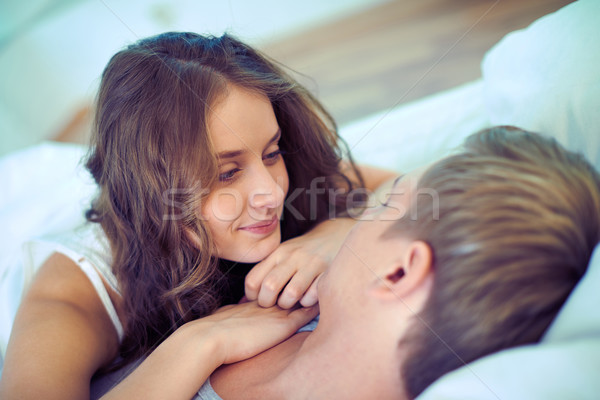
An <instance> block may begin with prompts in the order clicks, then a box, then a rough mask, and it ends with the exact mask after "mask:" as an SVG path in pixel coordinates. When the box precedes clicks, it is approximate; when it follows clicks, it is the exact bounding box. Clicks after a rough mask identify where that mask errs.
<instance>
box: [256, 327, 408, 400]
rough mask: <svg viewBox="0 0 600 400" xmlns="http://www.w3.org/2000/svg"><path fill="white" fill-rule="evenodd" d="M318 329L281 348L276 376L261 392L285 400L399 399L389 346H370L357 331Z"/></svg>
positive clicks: (372, 344)
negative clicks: (343, 332)
mask: <svg viewBox="0 0 600 400" xmlns="http://www.w3.org/2000/svg"><path fill="white" fill-rule="evenodd" d="M319 328H320V327H317V329H316V330H315V331H314V332H313V333H312V334H310V335H306V336H304V337H298V338H292V340H291V341H290V342H289V343H288V344H289V346H288V347H287V348H285V347H284V348H281V349H280V354H279V356H281V357H280V358H279V359H278V362H277V363H275V364H278V365H277V366H276V368H279V373H278V374H277V375H276V376H274V377H273V378H272V380H270V381H269V382H268V383H266V385H265V387H264V388H265V392H267V393H269V394H272V397H273V398H285V399H332V398H343V399H365V398H377V399H386V398H394V399H401V398H403V391H402V388H401V383H400V371H399V370H398V366H397V358H396V357H397V355H396V354H395V352H394V351H393V349H394V346H393V345H392V346H389V345H385V344H384V345H383V346H382V343H378V344H374V343H369V342H367V341H366V340H365V339H364V338H366V337H368V336H366V335H362V336H361V333H360V332H354V333H353V334H350V333H349V334H348V335H344V336H342V337H341V335H339V334H336V335H335V337H333V335H328V333H327V332H326V330H325V329H319ZM322 328H324V327H322ZM390 349H392V350H391V351H390ZM274 367H275V365H274Z"/></svg>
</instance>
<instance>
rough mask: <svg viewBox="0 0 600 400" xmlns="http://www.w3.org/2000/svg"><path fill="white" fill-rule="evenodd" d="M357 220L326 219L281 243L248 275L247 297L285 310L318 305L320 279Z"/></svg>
mask: <svg viewBox="0 0 600 400" xmlns="http://www.w3.org/2000/svg"><path fill="white" fill-rule="evenodd" d="M355 222H356V221H355V220H353V219H350V218H338V219H334V220H327V221H323V222H321V223H320V224H319V225H317V226H316V227H315V228H314V229H312V230H311V231H309V232H307V233H306V234H304V235H302V236H299V237H296V238H294V239H290V240H288V241H286V242H283V243H281V244H280V245H279V247H278V248H277V249H275V251H274V252H273V253H271V254H270V255H269V256H268V257H267V258H265V259H264V260H263V261H262V262H260V263H258V264H257V265H256V266H255V267H254V268H253V269H252V270H251V271H250V272H249V273H248V275H247V276H246V283H245V290H246V298H247V299H248V300H257V301H258V304H259V305H261V306H262V307H271V306H273V305H274V304H277V305H279V307H281V308H285V309H288V308H292V307H293V306H294V305H296V304H297V303H298V302H300V304H301V305H302V306H304V307H310V306H312V305H314V304H316V303H317V301H318V298H317V283H318V279H319V277H320V276H321V274H322V273H323V271H325V269H326V268H327V267H328V266H329V265H330V264H331V261H332V260H333V258H334V257H335V255H336V254H337V252H338V250H339V249H340V247H341V245H342V243H343V241H344V239H345V238H346V235H347V234H348V232H350V229H352V227H353V226H354V224H355Z"/></svg>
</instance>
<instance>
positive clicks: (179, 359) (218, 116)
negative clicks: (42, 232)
mask: <svg viewBox="0 0 600 400" xmlns="http://www.w3.org/2000/svg"><path fill="white" fill-rule="evenodd" d="M342 156H343V153H342V148H341V147H340V139H339V137H338V136H337V133H336V131H335V124H334V122H333V120H332V119H331V117H330V116H329V115H328V114H327V112H326V111H325V110H324V109H323V108H322V106H321V105H320V104H319V103H318V102H317V101H316V100H315V99H314V98H313V97H312V96H311V95H310V94H309V93H308V92H307V91H306V90H305V89H304V88H302V87H301V86H300V85H298V84H297V83H296V82H295V81H294V80H293V79H292V78H291V77H289V76H288V75H287V74H285V73H284V72H283V71H282V70H281V69H280V68H279V67H278V66H277V65H276V64H275V63H274V62H272V61H270V60H268V59H267V58H266V57H264V56H262V55H261V54H259V53H258V52H256V51H255V50H253V49H252V48H250V47H248V46H246V45H244V44H243V43H241V42H239V41H238V40H236V39H234V38H232V37H230V36H227V35H225V36H223V37H220V38H212V37H203V36H200V35H196V34H192V33H166V34H162V35H159V36H156V37H151V38H148V39H144V40H141V41H139V42H138V43H136V44H134V45H132V46H129V47H128V48H127V49H125V50H123V51H121V52H119V53H117V54H116V55H115V56H114V57H113V58H112V59H111V61H110V62H109V64H108V65H107V67H106V69H105V71H104V73H103V76H102V81H101V85H100V90H99V94H98V99H97V108H96V119H95V132H94V138H93V144H92V148H91V152H90V154H89V157H88V160H87V164H86V166H87V168H88V169H89V170H90V172H91V174H92V176H93V177H94V179H95V180H96V182H97V183H98V186H99V194H98V197H97V198H96V199H95V201H94V202H93V204H92V207H91V208H90V210H89V211H88V213H87V217H88V220H89V221H90V223H89V224H88V225H87V226H86V227H84V228H83V229H82V230H80V231H78V232H75V233H70V234H69V235H67V237H66V238H60V239H57V240H56V241H55V242H53V243H52V244H53V246H54V248H53V249H54V252H55V253H54V254H53V255H52V256H51V257H50V258H49V259H48V260H47V261H46V262H45V263H44V265H43V266H42V267H41V268H40V269H39V272H38V274H37V275H36V278H35V279H34V280H33V282H32V283H31V286H30V288H29V291H28V293H27V294H26V296H25V298H24V300H23V302H22V305H21V307H20V310H19V313H18V316H17V317H16V319H15V323H14V327H13V331H12V337H11V343H10V345H9V348H8V351H7V355H6V362H5V367H4V371H3V379H2V384H1V389H0V392H1V393H2V394H3V396H6V398H11V397H18V398H28V397H31V398H38V397H40V396H41V394H42V393H43V396H44V397H45V398H53V397H57V398H79V397H82V398H86V397H89V384H90V379H91V378H92V376H93V375H94V374H95V373H96V372H97V371H99V370H101V369H106V368H109V369H115V368H118V367H120V366H123V365H125V364H128V363H129V362H131V361H134V360H138V359H140V358H143V357H145V356H147V355H148V354H149V353H150V352H151V351H152V350H154V349H157V350H156V351H155V353H156V355H155V357H151V358H149V359H148V360H147V361H145V362H143V363H142V366H143V367H141V368H140V371H142V372H141V373H142V375H141V382H145V381H146V380H148V381H152V382H159V381H162V382H163V383H164V384H165V385H168V384H169V383H170V384H173V385H177V384H178V381H177V380H169V377H167V376H165V374H163V373H162V372H160V371H157V370H155V369H154V368H155V367H154V365H157V364H154V363H153V360H155V359H157V358H158V359H160V365H162V366H163V367H164V366H165V363H166V365H170V364H175V366H174V367H173V368H170V367H167V369H170V370H171V371H174V372H175V371H178V369H177V368H182V369H183V368H185V369H187V368H188V367H189V366H196V365H198V364H199V363H203V364H206V365H212V363H213V359H211V357H210V356H209V358H208V359H206V358H203V356H202V357H198V356H199V355H198V354H196V349H195V348H194V347H193V342H192V341H189V340H188V339H189V338H187V334H188V333H189V332H190V331H196V332H199V331H202V329H199V328H196V326H198V327H204V326H205V325H210V326H211V330H210V333H207V332H204V331H203V334H206V335H207V337H210V338H213V337H218V338H219V340H220V342H221V343H222V344H223V346H225V347H226V348H228V349H237V348H239V353H240V355H237V354H236V355H235V356H234V358H231V359H229V360H230V361H232V360H235V359H236V357H242V356H243V357H248V356H250V355H252V354H255V353H256V352H259V351H261V350H262V349H264V348H267V347H269V346H271V345H273V344H274V343H276V342H277V341H280V340H282V339H283V337H280V336H281V333H278V334H277V335H276V337H275V338H274V339H271V340H270V341H267V342H266V343H265V344H263V345H262V347H256V346H255V345H254V344H252V345H250V344H245V343H246V341H245V340H244V338H245V336H244V334H247V332H248V331H250V332H251V331H252V329H251V326H252V324H259V323H261V324H265V323H266V322H261V321H263V320H269V319H271V320H274V321H277V320H281V316H282V315H283V316H287V315H288V314H290V315H293V316H294V317H293V318H289V321H290V322H286V325H285V326H284V327H283V328H285V329H283V331H284V332H285V334H290V333H291V332H293V331H294V329H296V328H297V327H298V326H301V325H302V324H304V323H305V322H306V321H307V320H309V319H310V318H312V316H314V313H315V312H316V311H315V310H314V307H312V308H311V309H308V310H295V309H292V307H294V305H296V304H297V303H298V302H301V304H303V305H305V306H312V305H314V304H315V303H316V301H317V299H316V295H315V287H316V283H315V282H316V279H317V277H318V276H319V275H320V273H321V272H322V271H323V270H324V268H325V266H326V265H327V264H328V263H329V260H330V259H331V258H332V257H333V255H334V254H335V252H336V251H337V249H338V248H339V245H340V243H341V241H342V239H343V237H344V236H345V234H346V233H347V232H348V230H349V228H350V227H351V226H352V224H353V223H354V222H353V221H352V220H351V219H343V218H338V219H335V220H332V221H327V220H328V219H329V218H332V217H338V216H343V215H346V214H347V213H348V211H349V208H348V207H349V206H352V204H350V202H349V201H347V194H348V193H349V192H351V191H352V190H353V189H355V188H356V187H362V186H363V181H362V179H361V177H360V176H361V174H360V173H359V171H358V170H357V169H356V168H355V167H354V165H353V163H352V161H351V159H349V161H342ZM365 172H367V173H366V174H365V178H366V188H368V189H373V188H374V187H376V186H378V185H379V184H380V183H381V182H383V181H384V180H386V178H388V177H389V176H390V174H389V173H387V172H385V171H377V170H368V169H367V170H365ZM315 182H316V183H318V184H319V187H317V186H316V185H315ZM313 188H315V190H314V191H312V192H311V191H310V190H311V189H313ZM316 189H318V190H316ZM305 191H306V192H305ZM357 206H360V203H359V204H357ZM280 220H281V223H280ZM303 234H304V236H301V235H303ZM325 239H326V240H325ZM282 240H285V241H286V242H285V243H284V244H282V245H281V246H280V242H281V241H282ZM261 260H263V261H262V262H260V263H259V264H258V265H257V266H256V267H254V268H253V269H252V267H253V265H254V263H257V262H259V261H261ZM249 270H251V271H250V273H249V274H248V277H247V278H246V274H247V273H248V271H249ZM244 292H245V294H246V296H247V298H249V299H251V300H257V301H258V303H259V304H260V305H262V306H271V305H273V304H275V303H277V304H278V305H279V306H281V308H283V309H284V310H277V311H276V312H274V311H272V310H271V311H264V314H260V313H258V314H257V313H256V312H252V313H248V315H247V316H245V317H244V318H242V319H241V322H239V321H240V319H239V318H237V317H236V318H232V319H233V320H235V321H236V322H234V323H232V322H231V321H229V322H228V321H222V322H220V323H219V324H214V323H213V322H211V321H207V322H204V321H202V317H204V316H206V315H208V314H210V313H211V312H213V311H214V310H215V309H216V308H217V307H218V306H220V305H223V304H228V303H232V302H237V301H239V300H240V299H241V298H242V296H243V295H244ZM285 309H289V310H285ZM297 315H298V316H301V317H300V318H299V319H298V318H296V317H295V316H297ZM261 318H262V319H261ZM294 318H296V319H294ZM286 321H288V319H286ZM188 322H192V323H191V324H186V323H188ZM182 325H183V326H186V328H185V329H182V328H181V326H182ZM190 326H191V327H192V328H190ZM232 326H234V327H235V329H233V328H232ZM290 329H291V331H290V332H288V331H289V330H290ZM42 332H43V333H42ZM173 333H174V334H173ZM169 335H171V336H169ZM167 337H169V340H168V341H166V342H164V341H165V338H167ZM163 342H164V343H163ZM161 343H163V344H162V345H161ZM174 348H177V350H176V351H173V349H174ZM167 349H168V350H167ZM117 356H119V357H120V358H119V360H118V362H116V363H115V359H116V357H117ZM162 356H164V357H165V358H161V357H162ZM185 369H183V370H185ZM144 371H147V372H148V373H147V374H144V373H143V372H144ZM138 375H140V374H138ZM42 377H43V378H42ZM48 382H50V383H48ZM165 387H166V386H165ZM125 397H129V395H126V396H125Z"/></svg>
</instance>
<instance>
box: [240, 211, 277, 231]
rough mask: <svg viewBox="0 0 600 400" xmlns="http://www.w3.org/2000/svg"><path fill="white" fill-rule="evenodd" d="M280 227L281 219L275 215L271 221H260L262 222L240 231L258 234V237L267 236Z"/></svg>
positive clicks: (244, 227) (242, 228)
mask: <svg viewBox="0 0 600 400" xmlns="http://www.w3.org/2000/svg"><path fill="white" fill-rule="evenodd" d="M278 225H279V219H278V218H277V215H274V216H273V218H272V219H271V220H268V221H260V222H257V223H256V224H252V225H248V226H243V227H241V228H240V230H243V231H246V232H251V233H256V234H258V235H265V234H268V233H271V232H273V231H274V230H275V229H277V226H278Z"/></svg>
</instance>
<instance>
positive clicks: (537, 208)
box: [394, 127, 600, 397]
mask: <svg viewBox="0 0 600 400" xmlns="http://www.w3.org/2000/svg"><path fill="white" fill-rule="evenodd" d="M418 186H419V187H420V188H428V189H433V190H434V191H435V192H437V195H438V196H439V203H437V204H439V214H438V215H439V219H436V218H435V215H436V212H435V211H436V210H434V209H433V208H432V207H435V204H436V202H432V201H431V196H421V197H419V198H418V199H417V201H416V202H414V203H413V210H411V212H412V213H413V214H411V215H412V217H410V218H409V217H405V218H403V219H402V220H400V221H399V222H398V223H397V225H396V226H395V229H394V231H395V232H398V229H401V231H400V232H410V236H411V237H414V238H415V239H418V240H423V241H425V242H427V243H428V244H429V245H430V246H431V249H432V252H433V270H434V275H433V276H434V278H433V279H434V283H433V286H432V289H431V294H430V296H429V298H428V300H427V302H426V304H425V306H424V308H423V310H422V311H421V312H420V313H419V315H418V316H417V317H416V318H415V319H414V321H413V323H412V325H411V328H410V329H409V331H408V334H407V336H406V337H405V339H403V340H402V346H403V348H405V349H407V352H408V353H407V357H406V359H405V362H404V363H403V367H402V378H403V380H404V382H405V384H406V388H407V392H408V394H409V395H410V396H411V397H416V396H418V395H419V394H420V393H421V392H422V391H423V390H424V389H425V388H426V387H427V386H429V385H430V384H431V383H433V382H434V381H435V380H436V379H437V378H439V377H441V376H442V375H443V374H445V373H447V372H449V371H451V370H454V369H456V368H458V367H460V366H462V365H464V364H465V363H469V362H471V361H473V360H476V359H478V358H480V357H483V356H485V355H487V354H490V353H493V352H496V351H499V350H502V349H505V348H509V347H513V346H519V345H523V344H527V343H534V342H537V341H539V340H540V338H541V337H542V335H543V334H544V332H545V331H546V329H547V328H548V326H549V325H550V323H551V322H552V320H553V319H554V317H555V316H556V314H557V313H558V311H559V309H560V308H561V306H562V305H563V303H564V302H565V300H566V298H567V297H568V296H569V294H570V293H571V291H572V290H573V288H574V287H575V285H576V284H577V282H578V281H579V280H580V279H581V277H582V276H583V274H584V273H585V271H586V269H587V266H588V263H589V260H590V256H591V254H592V252H593V250H594V247H595V246H596V244H597V243H598V242H599V241H600V177H599V175H598V173H597V172H596V171H595V170H594V168H593V167H592V166H591V165H590V164H589V163H588V162H587V161H586V160H585V159H584V158H583V156H581V155H579V154H575V153H572V152H569V151H567V150H565V149H564V148H563V147H561V146H560V145H559V144H558V143H557V142H556V141H555V140H553V139H548V138H545V137H542V136H540V135H537V134H534V133H530V132H525V131H522V130H520V129H517V128H513V127H496V128H491V129H489V130H486V131H482V132H480V133H478V134H475V135H472V136H471V137H469V138H468V139H467V140H466V142H465V146H464V151H462V152H461V153H460V154H456V155H454V156H451V157H449V158H447V159H444V160H442V161H441V162H438V163H436V164H435V165H434V166H432V167H431V168H429V169H428V170H427V171H426V172H425V174H424V175H423V176H422V177H421V179H420V180H419V184H418ZM414 216H416V218H415V217H414Z"/></svg>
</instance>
